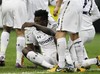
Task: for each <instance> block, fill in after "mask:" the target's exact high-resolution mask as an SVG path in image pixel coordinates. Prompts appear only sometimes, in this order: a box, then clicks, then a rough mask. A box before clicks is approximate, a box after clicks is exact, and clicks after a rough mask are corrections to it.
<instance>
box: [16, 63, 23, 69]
mask: <svg viewBox="0 0 100 74" xmlns="http://www.w3.org/2000/svg"><path fill="white" fill-rule="evenodd" d="M15 67H16V68H23V66H22V65H20V64H19V63H16V66H15Z"/></svg>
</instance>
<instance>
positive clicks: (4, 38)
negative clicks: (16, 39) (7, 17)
mask: <svg viewBox="0 0 100 74" xmlns="http://www.w3.org/2000/svg"><path fill="white" fill-rule="evenodd" d="M11 29H12V28H11V27H7V26H3V32H2V33H1V46H0V47H1V50H0V62H2V61H5V53H6V49H7V46H8V43H9V36H10V32H11ZM0 65H2V66H3V64H2V63H0Z"/></svg>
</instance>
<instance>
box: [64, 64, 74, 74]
mask: <svg viewBox="0 0 100 74" xmlns="http://www.w3.org/2000/svg"><path fill="white" fill-rule="evenodd" d="M65 68H66V71H67V72H75V68H74V65H72V64H66V66H65Z"/></svg>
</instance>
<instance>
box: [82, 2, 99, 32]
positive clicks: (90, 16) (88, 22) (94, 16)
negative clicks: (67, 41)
mask: <svg viewBox="0 0 100 74" xmlns="http://www.w3.org/2000/svg"><path fill="white" fill-rule="evenodd" d="M83 3H84V5H83V15H82V26H81V30H89V29H94V26H93V22H94V21H96V20H98V19H100V12H99V9H98V7H97V5H96V3H95V1H94V0H84V2H83ZM85 3H86V4H85Z"/></svg>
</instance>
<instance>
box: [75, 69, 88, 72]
mask: <svg viewBox="0 0 100 74" xmlns="http://www.w3.org/2000/svg"><path fill="white" fill-rule="evenodd" d="M85 71H86V69H85V68H78V69H77V72H85Z"/></svg>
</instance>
